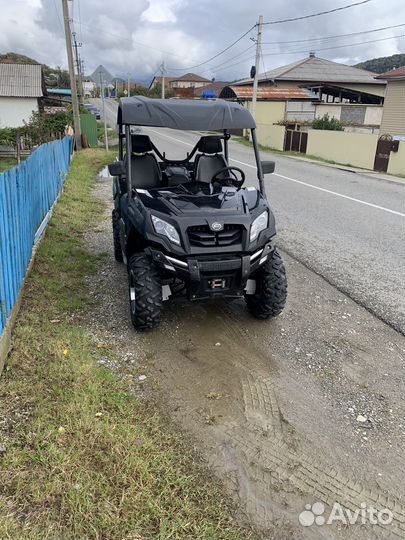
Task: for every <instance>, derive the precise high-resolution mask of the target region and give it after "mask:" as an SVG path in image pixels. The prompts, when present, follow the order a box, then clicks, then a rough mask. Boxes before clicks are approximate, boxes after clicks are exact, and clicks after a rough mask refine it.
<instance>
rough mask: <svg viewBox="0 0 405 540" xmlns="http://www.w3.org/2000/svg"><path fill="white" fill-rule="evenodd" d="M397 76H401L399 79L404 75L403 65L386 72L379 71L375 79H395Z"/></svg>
mask: <svg viewBox="0 0 405 540" xmlns="http://www.w3.org/2000/svg"><path fill="white" fill-rule="evenodd" d="M397 77H401V79H402V78H403V77H405V66H401V67H399V68H396V69H391V71H387V72H386V73H381V75H378V77H376V79H396V78H397Z"/></svg>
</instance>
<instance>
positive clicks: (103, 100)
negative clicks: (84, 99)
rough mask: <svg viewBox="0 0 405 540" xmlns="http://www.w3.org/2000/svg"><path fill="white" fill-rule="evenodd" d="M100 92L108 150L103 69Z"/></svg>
mask: <svg viewBox="0 0 405 540" xmlns="http://www.w3.org/2000/svg"><path fill="white" fill-rule="evenodd" d="M100 93H101V102H102V104H103V120H104V144H105V149H106V150H107V152H108V136H107V120H106V117H105V96H104V81H103V76H102V74H101V71H100Z"/></svg>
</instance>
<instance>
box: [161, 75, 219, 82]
mask: <svg viewBox="0 0 405 540" xmlns="http://www.w3.org/2000/svg"><path fill="white" fill-rule="evenodd" d="M171 79H172V81H187V82H206V83H209V82H211V79H206V78H205V77H201V76H200V75H196V74H195V73H186V74H185V75H182V76H181V77H171Z"/></svg>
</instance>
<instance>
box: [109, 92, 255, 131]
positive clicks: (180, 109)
mask: <svg viewBox="0 0 405 540" xmlns="http://www.w3.org/2000/svg"><path fill="white" fill-rule="evenodd" d="M117 123H118V124H130V125H135V126H155V127H168V128H173V129H184V130H187V129H189V130H192V129H193V130H196V131H215V130H220V129H251V128H255V127H256V124H255V121H254V120H253V117H252V115H251V114H250V112H249V111H248V110H247V109H245V108H243V107H242V106H241V105H239V104H238V103H232V102H228V101H224V100H222V99H216V100H213V101H204V100H194V99H151V98H147V97H145V96H135V97H127V98H121V99H120V104H119V107H118V118H117Z"/></svg>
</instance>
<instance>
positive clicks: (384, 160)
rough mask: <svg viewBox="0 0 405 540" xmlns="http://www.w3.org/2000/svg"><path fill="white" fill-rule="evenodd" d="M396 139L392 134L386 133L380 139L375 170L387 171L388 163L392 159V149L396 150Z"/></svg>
mask: <svg viewBox="0 0 405 540" xmlns="http://www.w3.org/2000/svg"><path fill="white" fill-rule="evenodd" d="M394 143H395V141H393V140H392V135H390V134H389V133H384V134H383V135H381V137H380V138H379V139H378V142H377V149H376V152H375V159H374V170H375V171H378V172H387V170H388V163H389V160H390V153H391V150H395V148H394V146H395V144H394Z"/></svg>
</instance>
